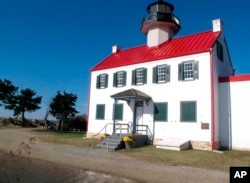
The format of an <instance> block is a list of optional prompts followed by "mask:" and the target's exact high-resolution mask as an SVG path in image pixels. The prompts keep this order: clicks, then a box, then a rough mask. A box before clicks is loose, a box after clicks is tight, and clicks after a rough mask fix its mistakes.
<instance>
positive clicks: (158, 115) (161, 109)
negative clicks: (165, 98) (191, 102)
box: [154, 102, 168, 121]
mask: <svg viewBox="0 0 250 183" xmlns="http://www.w3.org/2000/svg"><path fill="white" fill-rule="evenodd" d="M154 120H155V121H168V103H166V102H165V103H164V102H161V103H155V104H154Z"/></svg>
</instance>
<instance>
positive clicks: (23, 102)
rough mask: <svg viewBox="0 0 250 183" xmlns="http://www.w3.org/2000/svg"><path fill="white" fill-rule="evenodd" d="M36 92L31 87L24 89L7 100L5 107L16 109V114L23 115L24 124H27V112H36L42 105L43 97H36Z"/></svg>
mask: <svg viewBox="0 0 250 183" xmlns="http://www.w3.org/2000/svg"><path fill="white" fill-rule="evenodd" d="M35 95H36V92H35V91H34V90H31V89H28V88H26V89H22V90H21V92H20V93H19V94H17V95H15V96H13V97H12V98H11V99H9V100H8V101H7V103H6V104H5V108H6V109H9V110H13V111H14V116H17V115H20V114H21V117H22V124H23V126H25V125H26V124H25V120H24V119H25V117H24V114H25V112H34V111H36V110H37V109H40V108H41V107H40V106H39V104H41V101H42V97H36V96H35Z"/></svg>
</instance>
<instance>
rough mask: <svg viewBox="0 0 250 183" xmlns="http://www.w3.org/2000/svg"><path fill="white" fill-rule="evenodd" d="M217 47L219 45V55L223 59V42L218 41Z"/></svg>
mask: <svg viewBox="0 0 250 183" xmlns="http://www.w3.org/2000/svg"><path fill="white" fill-rule="evenodd" d="M216 47H217V57H218V58H219V59H220V60H221V61H223V46H222V45H221V43H220V42H219V41H217V43H216Z"/></svg>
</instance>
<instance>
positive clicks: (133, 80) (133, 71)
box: [132, 70, 136, 85]
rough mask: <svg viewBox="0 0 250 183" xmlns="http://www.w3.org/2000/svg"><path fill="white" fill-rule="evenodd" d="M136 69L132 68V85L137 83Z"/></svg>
mask: <svg viewBox="0 0 250 183" xmlns="http://www.w3.org/2000/svg"><path fill="white" fill-rule="evenodd" d="M135 84H136V83H135V70H132V85H135Z"/></svg>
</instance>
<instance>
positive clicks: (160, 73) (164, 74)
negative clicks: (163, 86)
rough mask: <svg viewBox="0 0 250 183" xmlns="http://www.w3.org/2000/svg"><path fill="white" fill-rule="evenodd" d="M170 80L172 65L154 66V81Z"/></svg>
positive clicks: (164, 81)
mask: <svg viewBox="0 0 250 183" xmlns="http://www.w3.org/2000/svg"><path fill="white" fill-rule="evenodd" d="M169 81H170V66H169V65H160V66H157V67H154V68H153V83H166V82H169Z"/></svg>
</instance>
